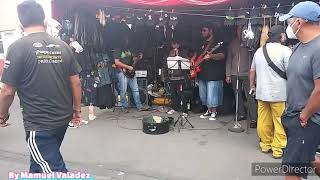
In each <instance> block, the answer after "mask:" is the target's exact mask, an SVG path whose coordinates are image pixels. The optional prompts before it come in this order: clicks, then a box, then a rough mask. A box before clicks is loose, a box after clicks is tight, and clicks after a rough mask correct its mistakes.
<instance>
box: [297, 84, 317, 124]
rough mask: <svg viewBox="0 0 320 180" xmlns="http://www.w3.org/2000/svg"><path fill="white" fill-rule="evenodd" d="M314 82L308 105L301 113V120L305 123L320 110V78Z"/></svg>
mask: <svg viewBox="0 0 320 180" xmlns="http://www.w3.org/2000/svg"><path fill="white" fill-rule="evenodd" d="M314 84H315V87H314V90H313V91H312V93H311V96H310V97H309V100H308V102H307V105H306V107H305V108H304V109H303V111H302V112H301V114H300V120H301V121H302V122H304V123H306V122H307V121H308V120H309V119H310V118H311V117H312V115H313V114H315V113H316V112H318V111H319V110H320V79H317V80H315V81H314ZM305 125H306V124H305Z"/></svg>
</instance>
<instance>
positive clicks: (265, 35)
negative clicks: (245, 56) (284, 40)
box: [260, 25, 269, 47]
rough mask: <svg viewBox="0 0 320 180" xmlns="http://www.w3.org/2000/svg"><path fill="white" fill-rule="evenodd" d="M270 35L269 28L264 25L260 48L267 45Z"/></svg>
mask: <svg viewBox="0 0 320 180" xmlns="http://www.w3.org/2000/svg"><path fill="white" fill-rule="evenodd" d="M268 33H269V26H268V25H264V26H263V27H262V33H261V38H260V47H263V46H264V45H265V44H266V43H267V41H268V39H269V37H268Z"/></svg>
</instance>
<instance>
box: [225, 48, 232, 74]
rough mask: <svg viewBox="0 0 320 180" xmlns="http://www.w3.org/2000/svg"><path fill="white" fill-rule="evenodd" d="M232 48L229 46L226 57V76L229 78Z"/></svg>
mask: <svg viewBox="0 0 320 180" xmlns="http://www.w3.org/2000/svg"><path fill="white" fill-rule="evenodd" d="M231 48H232V46H229V48H228V57H227V60H226V76H227V77H230V76H231V69H232V50H231Z"/></svg>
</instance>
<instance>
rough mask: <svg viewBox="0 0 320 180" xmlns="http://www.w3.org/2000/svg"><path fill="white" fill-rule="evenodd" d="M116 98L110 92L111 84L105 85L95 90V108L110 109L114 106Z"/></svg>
mask: <svg viewBox="0 0 320 180" xmlns="http://www.w3.org/2000/svg"><path fill="white" fill-rule="evenodd" d="M115 103H116V97H115V95H114V93H113V91H112V87H111V84H107V85H104V86H101V87H98V88H97V103H96V106H97V107H99V108H100V109H106V108H108V109H111V108H113V107H114V106H115Z"/></svg>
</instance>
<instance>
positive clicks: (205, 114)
mask: <svg viewBox="0 0 320 180" xmlns="http://www.w3.org/2000/svg"><path fill="white" fill-rule="evenodd" d="M209 117H211V113H210V112H209V111H207V112H206V113H204V114H203V115H201V116H200V118H201V119H207V118H209Z"/></svg>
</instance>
